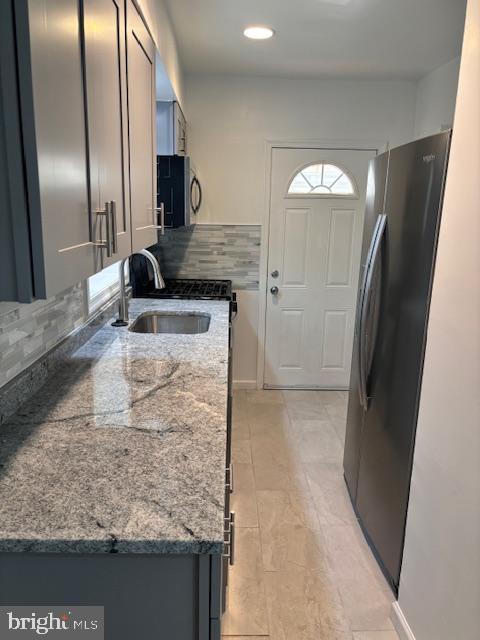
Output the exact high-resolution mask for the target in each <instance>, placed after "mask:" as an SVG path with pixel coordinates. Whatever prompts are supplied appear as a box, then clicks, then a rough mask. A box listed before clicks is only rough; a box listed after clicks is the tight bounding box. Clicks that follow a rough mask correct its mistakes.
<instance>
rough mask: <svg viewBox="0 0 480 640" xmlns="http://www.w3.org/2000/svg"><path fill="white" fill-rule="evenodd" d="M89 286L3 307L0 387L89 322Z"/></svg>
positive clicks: (78, 286) (77, 285)
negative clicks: (44, 298)
mask: <svg viewBox="0 0 480 640" xmlns="http://www.w3.org/2000/svg"><path fill="white" fill-rule="evenodd" d="M86 319H87V318H86V304H85V284H84V283H78V284H76V285H75V286H74V287H72V288H71V289H68V290H67V291H64V292H63V293H61V294H59V295H57V296H55V297H53V298H50V299H49V300H38V301H36V302H33V303H32V304H22V305H18V306H15V307H14V308H12V305H8V304H7V303H0V387H2V386H3V385H4V384H6V383H7V382H9V381H10V380H11V379H12V378H14V377H15V376H16V375H17V374H18V373H20V372H21V371H23V370H24V369H26V368H27V367H28V366H30V365H31V364H32V363H34V362H35V361H36V360H38V359H39V358H41V357H42V356H43V355H44V354H45V353H47V351H49V350H50V349H51V348H52V347H53V346H55V345H56V344H57V343H58V342H59V341H60V340H61V339H62V338H63V337H65V336H66V335H67V334H69V333H70V332H71V331H73V330H74V329H76V328H77V327H79V326H81V325H82V324H83V323H84V322H85V320H86Z"/></svg>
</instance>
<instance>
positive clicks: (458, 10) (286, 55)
mask: <svg viewBox="0 0 480 640" xmlns="http://www.w3.org/2000/svg"><path fill="white" fill-rule="evenodd" d="M166 3H167V5H168V9H169V12H170V16H171V19H172V22H173V25H174V28H175V32H176V35H177V39H178V44H179V49H180V57H181V61H182V66H183V67H184V70H185V71H186V72H187V73H209V74H251V75H278V76H307V77H325V76H327V77H332V76H335V77H348V78H352V77H364V78H365V77H371V78H382V77H388V78H406V79H407V78H419V77H421V76H422V75H424V74H426V73H428V72H429V71H432V70H433V69H435V68H437V67H439V66H440V65H442V64H443V63H445V62H448V61H449V60H452V59H453V58H455V57H456V56H458V55H459V53H460V47H461V38H462V31H463V20H464V14H465V4H466V0H166ZM250 24H266V25H269V26H272V27H273V28H274V29H275V31H276V35H275V37H274V38H273V39H272V40H267V41H252V40H247V38H245V37H244V36H243V30H244V28H245V27H246V26H247V25H250Z"/></svg>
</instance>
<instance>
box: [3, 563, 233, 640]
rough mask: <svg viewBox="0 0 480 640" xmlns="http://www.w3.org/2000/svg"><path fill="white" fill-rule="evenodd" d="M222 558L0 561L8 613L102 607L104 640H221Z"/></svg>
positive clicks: (4, 601)
mask: <svg viewBox="0 0 480 640" xmlns="http://www.w3.org/2000/svg"><path fill="white" fill-rule="evenodd" d="M221 585H222V556H221V555H207V554H205V555H175V554H172V555H153V554H105V555H103V554H102V555H100V554H78V555H72V554H68V555H66V554H47V553H42V554H35V553H28V554H27V553H2V554H0V602H1V603H2V607H5V606H7V607H8V606H9V605H11V606H21V605H25V606H32V607H34V606H65V607H67V606H68V607H72V608H73V607H75V606H87V605H90V606H94V605H96V606H103V607H104V614H105V640H132V639H133V638H135V640H155V639H157V638H158V640H166V639H168V640H220V633H221V632H220V626H221V606H222V604H221V600H222V596H221Z"/></svg>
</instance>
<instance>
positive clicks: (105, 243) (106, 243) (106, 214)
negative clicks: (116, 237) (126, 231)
mask: <svg viewBox="0 0 480 640" xmlns="http://www.w3.org/2000/svg"><path fill="white" fill-rule="evenodd" d="M93 213H94V214H95V215H96V216H100V217H102V218H105V229H106V239H105V240H102V239H100V241H99V242H95V243H94V244H95V246H97V247H99V248H100V249H106V251H107V258H111V257H112V233H111V226H110V202H106V203H105V208H104V209H95V210H94V212H93ZM101 230H102V226H101V225H100V231H101Z"/></svg>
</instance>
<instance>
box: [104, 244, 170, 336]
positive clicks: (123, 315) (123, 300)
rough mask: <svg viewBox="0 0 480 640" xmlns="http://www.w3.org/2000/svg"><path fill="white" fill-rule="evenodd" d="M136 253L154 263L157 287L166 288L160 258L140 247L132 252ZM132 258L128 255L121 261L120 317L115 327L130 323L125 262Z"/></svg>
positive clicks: (114, 323) (154, 277) (113, 324)
mask: <svg viewBox="0 0 480 640" xmlns="http://www.w3.org/2000/svg"><path fill="white" fill-rule="evenodd" d="M135 253H137V254H139V255H141V256H144V257H145V258H146V259H147V260H148V261H149V262H150V264H151V265H152V268H153V280H154V284H155V289H165V281H164V280H163V277H162V272H161V270H160V264H159V263H158V260H157V259H156V257H155V256H154V255H153V253H150V251H147V249H140V251H135V252H134V253H132V256H133V255H135ZM130 258H131V256H128V257H127V258H124V259H123V260H122V261H121V262H120V267H119V275H120V298H119V304H118V318H117V319H116V320H115V322H112V326H113V327H126V326H127V325H128V297H127V291H126V289H127V287H126V283H125V263H126V262H127V261H129V260H130Z"/></svg>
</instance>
